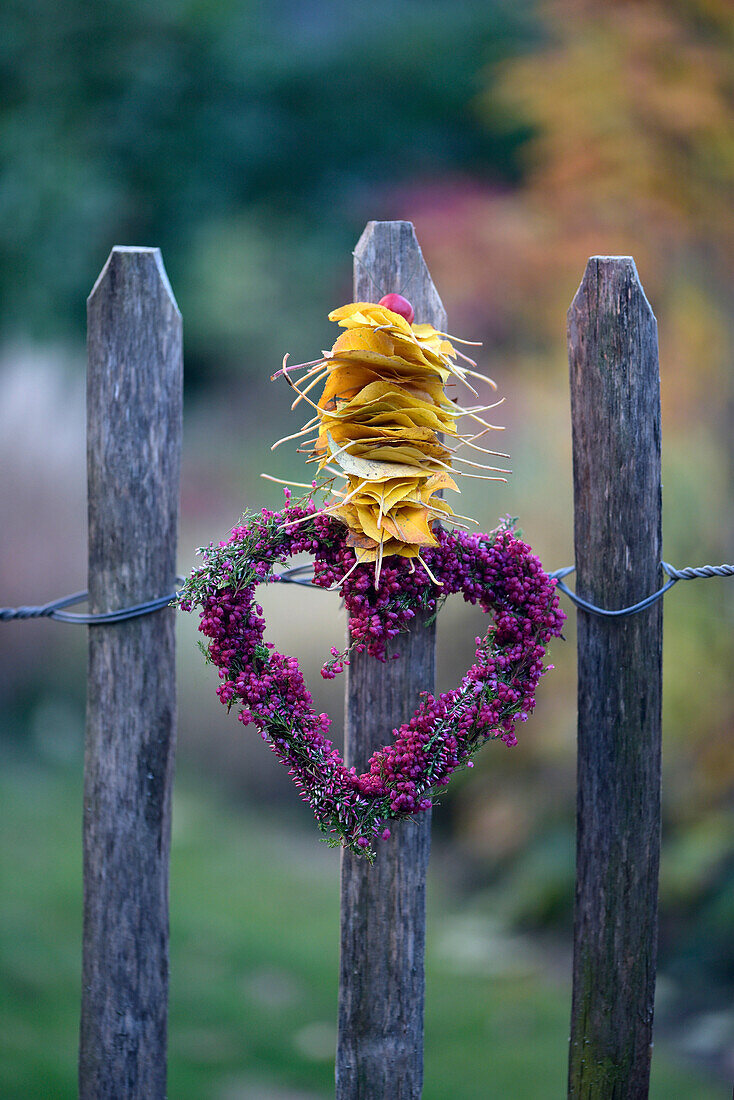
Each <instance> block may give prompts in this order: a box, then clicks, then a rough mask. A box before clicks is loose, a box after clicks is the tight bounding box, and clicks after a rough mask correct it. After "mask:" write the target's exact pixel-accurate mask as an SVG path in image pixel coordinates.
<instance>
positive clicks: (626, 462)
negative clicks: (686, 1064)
mask: <svg viewBox="0 0 734 1100" xmlns="http://www.w3.org/2000/svg"><path fill="white" fill-rule="evenodd" d="M568 345H569V362H570V378H571V415H572V421H573V482H574V514H575V521H574V538H575V549H576V580H577V591H578V593H579V595H581V596H583V597H584V598H585V599H587V600H590V601H591V602H593V603H595V604H597V605H598V606H601V607H606V608H612V609H617V608H620V607H625V606H628V605H630V604H633V603H635V602H637V601H638V600H640V599H642V598H643V597H644V596H647V595H649V594H650V593H652V592H654V591H655V590H656V588H658V587H659V586H660V582H661V570H660V565H659V563H660V556H661V530H662V522H661V515H662V510H661V481H660V378H659V370H658V350H657V324H656V321H655V317H654V315H653V312H652V310H651V308H650V305H649V303H648V301H647V299H646V297H645V294H644V292H643V290H642V287H641V285H640V282H639V279H638V276H637V270H636V268H635V264H634V261H633V260H632V258H631V257H629V256H592V258H591V259H590V260H589V262H588V264H587V267H586V272H585V274H584V278H583V280H582V282H581V286H580V287H579V289H578V292H577V294H576V297H575V298H574V300H573V302H572V304H571V308H570V310H569V314H568ZM662 628H663V607H662V602H661V601H658V602H657V603H655V604H653V606H652V607H650V608H649V609H648V610H646V611H643V612H641V613H639V614H636V615H632V616H628V617H622V618H619V619H604V618H599V617H598V616H595V615H592V614H588V613H587V612H585V611H582V610H579V613H578V809H577V851H576V902H575V919H574V965H573V1005H572V1010H571V1048H570V1060H569V1084H568V1094H569V1096H570V1097H574V1098H577V1100H581V1098H582V1097H583V1098H584V1100H591V1098H593V1100H612V1098H617V1097H618V1098H619V1100H639V1098H642V1097H646V1096H647V1094H648V1087H649V1074H650V1056H651V1044H652V1022H653V1005H654V997H655V965H656V951H657V886H658V864H659V853H660V726H661V690H662V643H663V637H662Z"/></svg>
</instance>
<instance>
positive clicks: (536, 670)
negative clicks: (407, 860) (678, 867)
mask: <svg viewBox="0 0 734 1100" xmlns="http://www.w3.org/2000/svg"><path fill="white" fill-rule="evenodd" d="M286 500H287V502H289V500H290V496H289V494H288V492H287V491H286ZM433 534H434V539H435V545H433V546H430V547H425V548H423V553H422V556H421V557H420V559H419V561H418V563H417V564H416V563H415V562H414V561H412V560H411V559H409V558H407V557H401V556H397V555H395V556H392V557H389V558H387V559H386V560H385V563H384V564H383V567H382V576H381V580H380V583H379V587H376V584H375V581H376V577H375V568H374V566H373V564H372V563H370V562H364V563H358V564H356V565H355V560H354V549H353V546H351V545H350V544H349V542H348V537H347V535H348V531H347V528H346V527H345V526H344V525H343V524H342V523H339V522H338V520H336V519H335V518H334V517H332V516H330V515H328V514H327V513H325V512H323V511H317V510H316V507H315V505H314V503H313V501H309V502H308V503H307V504H306V505H305V507H300V506H299V507H289V506H288V507H286V508H285V510H284V511H282V512H271V511H268V510H263V511H262V512H261V513H259V514H254V515H253V514H249V515H245V516H244V517H243V519H242V522H241V524H240V525H239V526H237V527H235V528H234V529H233V531H232V534H231V536H230V538H229V539H228V541H226V542H220V543H219V544H217V545H211V546H209V547H207V548H203V549H202V552H203V554H204V563H203V565H202V566H201V567H200V568H199V569H197V570H195V571H194V573H193V574H192V576H191V577H190V578H189V580H188V581H187V583H186V585H185V587H184V589H183V590H182V592H181V594H180V597H179V603H180V605H181V607H182V608H183V609H184V610H187V611H190V610H191V609H192V608H193V607H194V606H198V607H200V608H201V622H200V625H199V629H200V631H201V632H202V633H203V634H204V635H205V636H206V637H207V638H208V639H209V642H208V645H207V647H206V652H207V656H208V658H209V659H210V660H211V661H212V662H213V663H214V664H215V665H216V666H217V667H218V669H219V676H220V678H221V680H222V683H221V684H220V686H219V688H218V689H217V690H218V694H219V697H220V699H221V701H222V703H224V704H225V705H226V706H227V707H228V708H229V707H231V706H233V705H238V706H240V707H241V709H240V711H239V718H240V721H242V722H244V723H245V724H246V725H247V724H249V723H254V725H255V726H256V727H257V728H258V729H259V730H260V732H261V734H262V737H263V739H264V740H265V741H267V742H268V743H269V744H270V747H271V748H272V751H273V752H274V753H275V755H276V756H277V757H278V759H279V760H280V761H281V763H282V764H284V765H285V766H286V767H287V768H288V769H289V774H290V775H291V776H292V778H293V781H294V783H295V784H296V786H298V787H299V788H300V790H301V792H302V797H304V799H306V800H307V801H308V802H309V803H310V805H311V807H312V809H313V812H314V816H315V818H316V821H317V823H318V826H319V828H320V829H321V830H322V832H324V833H326V840H327V841H328V842H329V843H331V844H341V845H343V846H344V847H345V848H349V849H350V850H351V851H353V852H355V853H357V854H361V855H364V856H366V857H367V858H368V859H370V860H371V859H373V858H374V854H375V848H374V845H375V841H376V840H378V839H386V838H387V837H389V835H390V831H389V829H388V828H387V823H388V822H390V821H393V820H396V819H401V818H406V817H410V816H411V815H412V814H415V813H420V812H421V811H423V810H426V809H428V808H429V807H430V805H431V802H432V798H433V796H434V795H435V794H436V793H437V791H439V790H440V789H441V788H442V787H445V786H446V784H447V783H448V781H449V777H450V776H451V774H452V772H454V771H455V770H456V769H457V768H459V767H460V766H462V765H466V766H467V767H471V766H472V764H471V759H470V758H471V756H472V755H473V753H475V752H476V751H477V749H479V748H480V747H481V746H482V745H483V744H484V743H485V742H486V741H489V740H494V739H500V740H502V741H504V742H505V744H506V745H515V744H516V743H517V741H516V737H515V732H514V730H515V724H516V722H517V721H518V720H520V721H525V719H526V718H527V716H528V714H529V713H530V711H531V710H532V709H533V707H534V706H535V689H536V687H537V685H538V682H539V680H540V677H541V676H542V675H543V673H544V671H545V666H544V663H543V661H544V656H545V646H546V644H547V642H548V641H549V639H550V638H551V637H553V636H557V635H559V634H560V631H561V627H562V624H563V620H564V618H565V616H564V614H563V612H562V611H561V610H560V608H559V606H558V598H557V596H556V593H555V581H553V580H551V579H550V578H549V577H548V576H547V575H546V573H544V571H543V568H542V566H541V564H540V561H539V559H538V558H537V557H536V556H535V555H534V554H533V553H532V551H531V550H530V548H529V547H528V546H527V545H526V544H525V543H524V542H523V541H522V540H521V539H520V538H519V537H518V535H517V534H516V533H515V532H514V530H513V528H512V524H511V522H509V521H508V522H506V523H504V524H501V525H500V526H499V527H498V528H497V529H496V530H495V531H493V532H492V533H490V534H468V533H465V532H463V531H455V532H448V531H446V530H444V529H442V528H434V531H433ZM302 553H306V554H309V555H311V556H312V557H313V559H314V583H315V584H317V585H319V586H321V587H323V588H331V587H338V588H339V590H340V593H341V595H342V597H343V599H344V601H345V604H346V607H347V611H348V614H349V639H350V644H349V648H348V649H347V650H346V651H345V652H342V653H340V652H339V651H338V650H337V649H336V648H333V649H332V651H331V660H330V661H328V662H327V664H326V665H325V666H324V668H323V669H322V675H323V676H325V677H327V678H331V677H333V676H335V675H336V674H337V673H338V672H341V671H342V669H343V666H344V664H345V663H348V661H349V652H350V650H352V649H356V650H358V651H361V650H364V649H366V650H367V652H368V654H369V655H371V656H372V657H375V658H377V659H378V660H383V661H384V660H385V659H386V657H387V656H388V653H387V647H388V643H389V641H390V639H391V638H394V637H395V636H396V635H397V634H399V633H400V632H401V631H405V630H408V629H409V628H410V625H411V622H412V621H413V620H414V619H415V617H416V616H423V617H426V618H430V617H431V616H434V615H435V614H436V613H437V611H438V608H439V606H440V604H441V602H442V601H443V600H444V599H445V598H446V597H447V596H448V595H450V594H452V593H458V592H461V593H462V595H463V597H464V599H465V600H466V601H467V602H468V603H472V604H479V606H480V607H481V608H482V610H483V611H485V612H488V613H489V614H491V616H492V623H491V625H490V626H489V629H488V630H487V632H486V634H485V635H484V637H483V638H481V639H480V638H478V639H477V649H476V656H475V661H474V664H473V665H472V667H471V668H470V669H469V671H468V672H467V673H466V675H465V676H464V677H463V679H462V681H461V684H460V686H459V687H458V688H457V689H455V690H453V691H448V692H445V693H444V694H443V695H440V696H439V697H438V698H434V696H433V695H431V694H428V693H424V694H423V695H422V697H421V702H420V704H419V706H418V708H417V710H416V711H415V713H414V714H413V716H412V717H411V718H410V719H409V720H408V721H407V722H405V723H404V724H403V725H402V726H401V727H400V728H399V729H397V730H394V731H393V735H394V739H393V741H392V743H391V744H387V745H385V746H384V747H383V748H380V749H378V750H377V751H376V752H375V753H374V754H373V755H372V757H371V758H370V761H369V767H368V770H367V771H366V772H364V773H363V774H362V775H359V774H357V772H356V770H355V769H354V768H351V769H350V768H347V767H346V765H345V764H344V761H343V760H342V758H341V756H340V754H339V752H338V750H337V749H335V748H334V746H333V745H332V743H331V741H330V740H329V739H328V737H327V734H328V730H329V725H330V719H329V716H328V715H327V714H317V713H316V712H315V710H314V709H313V704H312V698H311V695H310V693H309V691H308V689H307V687H306V684H305V681H304V678H303V674H302V672H301V670H300V668H299V665H298V661H297V660H296V658H295V657H289V656H285V655H284V654H281V653H278V652H277V651H276V650H275V649H274V647H273V645H272V644H271V643H269V642H266V641H265V640H264V632H265V621H264V619H263V614H262V608H261V607H260V606H259V605H258V604H257V602H256V596H255V593H256V589H257V586H258V585H259V584H264V583H268V582H271V581H274V580H277V578H278V574H277V573H276V572H275V565H276V564H277V563H285V562H287V561H288V560H289V559H290V558H291V557H292V556H293V555H295V554H302ZM548 667H550V666H548Z"/></svg>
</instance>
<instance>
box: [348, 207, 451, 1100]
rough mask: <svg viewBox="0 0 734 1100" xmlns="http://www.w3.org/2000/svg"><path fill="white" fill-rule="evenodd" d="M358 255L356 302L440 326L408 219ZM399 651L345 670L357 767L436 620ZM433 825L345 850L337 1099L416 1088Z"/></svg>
mask: <svg viewBox="0 0 734 1100" xmlns="http://www.w3.org/2000/svg"><path fill="white" fill-rule="evenodd" d="M354 255H355V263H354V298H355V301H375V302H376V301H379V299H380V298H381V297H382V296H383V295H384V294H387V293H390V292H393V291H395V292H398V293H401V294H404V295H405V296H406V297H407V298H409V299H410V301H411V302H412V304H413V308H414V310H415V318H416V321H419V322H431V323H432V324H434V325H436V327H438V328H444V327H445V325H446V314H445V313H444V309H443V306H442V304H441V299H440V298H439V296H438V293H437V291H436V288H435V287H434V285H433V282H432V280H431V276H430V274H429V272H428V268H427V267H426V265H425V261H424V259H423V255H422V253H421V250H420V247H419V245H418V241H417V239H416V236H415V231H414V229H413V226H412V224H411V223H410V222H369V223H368V225H367V227H366V229H365V231H364V233H363V234H362V236H361V238H360V240H359V243H358V245H357V248H356V250H355V253H354ZM393 652H396V653H399V655H400V658H399V660H396V661H389V662H388V663H387V664H381V663H379V662H377V661H375V660H373V659H372V658H370V657H368V656H367V655H366V653H363V654H359V655H357V656H356V657H354V658H353V660H352V664H351V666H350V667H349V670H348V674H347V695H346V759H347V763H348V764H349V765H350V766H351V765H352V764H354V765H356V767H357V768H358V769H360V770H362V769H363V768H364V766H365V764H366V762H367V760H368V758H369V756H370V755H371V754H372V752H374V750H375V749H376V748H378V747H379V746H380V745H383V744H385V743H386V742H388V741H390V740H391V739H392V731H393V729H394V728H395V727H396V726H398V725H400V724H401V723H402V722H403V721H405V719H406V718H408V717H409V716H410V715H411V714H412V712H413V710H414V709H415V707H416V706H417V704H418V696H419V693H420V692H421V691H433V690H434V683H435V626H430V627H426V626H424V625H422V624H417V625H416V626H415V627H414V629H413V630H412V631H411V632H410V633H409V634H404V635H402V636H400V637H399V638H398V639H396V642H395V644H394V645H393ZM430 828H431V823H430V814H424V815H421V816H420V817H419V818H418V819H417V821H415V822H405V823H401V824H400V825H398V826H397V827H395V828H393V830H392V833H393V835H392V837H391V839H390V840H388V841H386V842H385V843H383V844H381V845H380V849H379V852H378V855H377V859H376V861H375V863H374V864H373V865H372V866H370V865H369V864H368V863H366V862H365V861H364V860H361V859H359V858H357V857H355V856H353V855H351V854H350V853H349V852H344V853H343V855H342V865H341V963H340V978H339V1034H338V1043H337V1056H336V1095H337V1100H385V1098H386V1097H390V1098H391V1100H417V1098H418V1097H420V1095H421V1088H422V1083H423V1002H424V990H425V979H424V970H423V955H424V946H425V890H426V869H427V866H428V855H429V850H430Z"/></svg>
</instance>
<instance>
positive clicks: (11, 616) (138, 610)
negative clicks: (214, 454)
mask: <svg viewBox="0 0 734 1100" xmlns="http://www.w3.org/2000/svg"><path fill="white" fill-rule="evenodd" d="M660 564H661V566H662V569H663V572H664V573H666V574H667V576H668V577H669V580H667V581H666V582H665V584H664V585H663V586H662V588H659V589H658V591H657V592H653V593H652V594H651V595H650V596H646V597H645V598H644V599H643V600H639V601H638V602H637V603H634V604H631V605H630V606H629V607H620V608H619V609H618V610H616V611H611V610H609V608H606V607H597V605H596V604H593V603H590V601H589V600H585V599H583V598H582V597H581V596H578V595H577V594H576V593H575V592H574V591H573V590H572V589H570V588H569V587H568V585H567V584H565V583H564V580H563V578H564V577H567V576H568V575H569V574H570V573H573V572H574V571H575V568H576V567H575V566H573V565H565V566H564V567H563V568H562V569H555V570H553V572H551V573H549V574H548V576H549V577H551V578H553V579H554V580H555V582H556V585H557V587H558V588H559V589H560V590H561V592H563V594H564V595H565V596H568V598H569V600H571V602H572V603H574V604H575V605H576V607H579V608H581V610H582V611H587V612H589V614H591V615H601V616H603V617H604V618H608V619H616V618H622V617H623V616H625V615H636V614H637V613H638V612H639V611H644V610H645V609H646V608H648V607H651V606H652V605H653V604H654V603H656V602H657V601H658V600H659V599H661V598H662V597H663V596H664V595H665V593H666V592H668V591H669V590H670V589H671V588H672V587H673V585H674V584H677V583H678V581H695V580H703V579H708V578H710V577H734V565H696V566H694V565H687V566H685V568H683V569H676V568H675V567H674V566H672V565H670V564H669V563H668V562H666V561H663V562H661V563H660ZM312 576H313V566H312V565H311V564H310V563H309V564H306V565H294V566H292V567H291V568H290V569H284V570H283V571H282V573H276V574H275V575H274V577H273V580H274V581H277V582H279V583H280V584H298V585H302V586H303V587H305V588H319V591H324V589H322V588H320V587H319V586H318V585H315V584H313V581H312V579H311V578H312ZM184 580H185V578H184V577H176V582H177V583H178V584H183V583H184ZM178 595H179V593H178V592H177V591H176V592H170V593H169V594H168V595H166V596H157V597H156V598H155V599H152V600H145V601H144V602H143V603H137V604H133V605H132V606H131V607H123V608H120V609H119V610H117V611H99V612H96V613H94V614H92V613H81V612H74V611H66V610H65V608H67V607H73V606H74V605H75V604H80V603H83V602H84V601H85V600H86V599H87V593H86V592H74V593H73V594H72V595H70V596H62V597H61V599H59V600H52V601H51V602H50V603H45V604H40V605H38V606H28V607H0V622H10V621H12V620H16V619H55V620H56V621H57V622H61V623H76V624H77V625H81V626H94V625H95V624H97V625H99V624H104V623H121V622H126V621H127V620H128V619H137V618H140V616H142V615H150V614H151V613H152V612H154V611H162V610H163V608H164V607H168V606H169V605H170V604H171V603H173V601H174V600H175V599H176V598H177V597H178Z"/></svg>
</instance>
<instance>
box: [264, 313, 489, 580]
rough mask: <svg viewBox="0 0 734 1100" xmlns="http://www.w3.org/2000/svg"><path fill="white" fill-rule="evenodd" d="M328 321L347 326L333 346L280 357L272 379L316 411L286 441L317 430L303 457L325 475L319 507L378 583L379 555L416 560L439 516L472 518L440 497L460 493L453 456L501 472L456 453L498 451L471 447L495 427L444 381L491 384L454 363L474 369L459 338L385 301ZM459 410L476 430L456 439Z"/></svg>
mask: <svg viewBox="0 0 734 1100" xmlns="http://www.w3.org/2000/svg"><path fill="white" fill-rule="evenodd" d="M406 304H407V303H406ZM411 312H412V311H411ZM329 320H331V321H336V322H337V323H338V324H339V325H340V326H341V327H342V328H343V329H345V331H344V332H343V333H342V334H341V335H340V336H339V338H338V339H337V341H336V343H335V344H334V346H333V347H332V349H331V351H329V352H324V353H323V357H322V358H321V359H318V360H315V361H313V362H311V363H303V364H300V366H299V367H292V368H288V367H287V366H286V361H287V356H286V359H285V360H284V361H283V367H282V369H281V370H280V371H278V372H277V375H274V376H273V377H274V378H275V377H277V376H278V375H280V374H283V375H284V376H285V378H286V379H287V380H288V382H289V383H290V385H291V386H292V387H293V388H294V389H295V390H296V392H297V394H298V396H297V397H296V399H295V401H294V402H293V405H294V407H295V405H297V404H298V403H299V402H300V401H306V402H308V403H309V404H310V405H312V407H313V409H314V410H315V412H316V415H315V416H313V417H312V418H311V419H310V420H309V421H308V423H307V424H305V425H304V427H303V429H302V430H301V431H300V432H298V433H296V435H295V436H289V437H287V438H289V439H293V438H297V437H299V436H304V435H308V434H312V433H315V434H314V438H313V439H311V440H310V441H309V445H308V448H307V449H308V451H309V455H310V457H309V459H308V461H309V462H311V463H313V464H315V465H316V466H317V468H318V470H319V472H322V471H323V472H325V473H326V474H328V475H330V478H329V481H328V482H327V483H325V485H326V486H328V487H329V490H330V497H329V499H327V501H326V504H325V508H324V510H325V511H327V512H328V513H329V514H331V515H333V516H334V517H335V518H337V519H339V520H341V521H342V522H343V523H345V524H346V526H347V527H348V529H349V532H348V536H347V541H348V543H349V545H351V546H353V547H354V550H355V555H356V559H357V561H358V562H360V561H374V562H375V583H376V584H379V576H380V569H381V565H382V560H383V558H384V557H387V556H389V555H391V554H399V555H401V556H403V557H407V558H418V559H420V560H421V561H422V562H423V559H422V558H421V553H420V552H421V549H422V548H424V547H428V546H435V545H436V536H435V533H434V530H433V527H434V524H435V523H436V521H437V520H443V521H447V522H451V523H453V524H455V525H457V526H463V522H462V521H464V522H474V521H473V520H468V519H467V518H466V517H460V516H457V515H456V514H455V513H454V512H453V511H452V510H451V508H450V507H449V505H448V504H447V503H446V501H445V500H443V499H441V497H440V496H439V494H440V493H441V491H442V490H444V489H453V490H456V491H457V492H458V491H459V490H458V487H457V485H456V482H455V481H454V478H453V477H452V476H451V473H454V474H456V473H459V474H463V473H464V471H462V470H458V471H457V470H455V468H454V462H461V463H463V464H465V465H469V466H473V467H477V468H479V469H483V470H496V471H497V473H500V474H502V473H507V472H508V471H506V470H497V468H496V467H489V466H483V465H482V464H480V463H476V462H472V461H469V460H468V459H464V458H460V457H458V456H457V455H456V451H457V450H458V448H459V447H461V446H469V447H472V448H473V449H474V450H477V451H482V452H484V453H485V454H493V455H499V454H501V452H498V451H487V450H486V449H485V448H483V447H480V446H478V445H477V444H476V440H477V439H478V438H479V437H480V436H483V435H485V434H486V432H488V431H489V430H490V429H492V428H495V427H496V426H495V425H492V424H489V423H487V421H486V420H483V419H482V418H481V416H480V415H479V414H480V413H481V412H484V411H486V410H487V409H489V408H493V407H494V405H478V406H474V407H471V408H462V407H460V406H459V405H458V404H457V403H456V401H455V400H451V399H450V398H449V397H448V396H447V394H446V390H445V387H446V385H447V384H448V385H451V384H453V383H454V382H455V381H460V382H462V383H464V385H466V386H467V387H468V388H469V389H470V390H471V391H472V393H474V394H476V390H475V389H474V387H473V386H472V385H471V383H470V382H469V378H470V377H474V378H479V379H482V380H483V381H485V382H488V383H489V384H490V385H491V386H492V387H494V383H493V382H492V381H491V379H488V378H485V377H484V376H483V375H481V374H478V373H477V371H476V370H474V369H470V367H468V366H463V365H460V364H459V363H458V362H457V356H459V357H460V358H461V359H462V360H464V361H465V362H466V363H467V364H471V367H472V368H474V367H476V364H475V363H474V362H473V360H471V359H469V358H468V357H467V356H465V355H463V354H462V353H461V352H457V351H456V350H455V348H454V346H453V344H452V342H451V341H452V340H454V341H455V342H456V343H464V341H458V340H456V338H455V337H450V338H449V337H448V336H447V335H446V334H445V333H442V332H438V331H437V330H436V329H435V328H434V327H433V326H432V325H427V324H410V323H409V322H408V321H407V320H406V318H405V317H403V316H401V315H400V314H399V313H395V312H393V310H391V309H388V308H387V307H386V306H384V305H375V304H373V303H370V302H355V303H352V304H351V305H346V306H342V307H341V308H340V309H335V310H334V311H333V312H332V313H330V314H329ZM296 370H305V371H306V373H305V374H304V375H303V376H302V378H301V381H300V383H299V384H296V383H295V382H294V381H293V379H292V378H291V376H290V371H296ZM322 381H323V382H325V385H324V389H323V392H322V394H321V396H320V397H319V399H318V403H314V401H313V400H312V399H311V398H310V397H309V396H308V394H309V393H310V391H311V390H312V389H313V388H314V387H315V386H317V385H318V384H319V382H322ZM494 404H495V405H496V404H500V402H495V403H494ZM460 416H466V417H469V418H471V419H472V420H473V421H474V422H475V423H477V424H479V425H480V426H481V428H480V430H479V431H476V432H475V433H474V434H471V435H460V434H459V431H458V428H457V419H458V418H459V417H460ZM282 442H285V440H279V441H278V443H276V444H275V446H276V447H277V446H278V445H279V444H280V443H282ZM502 457H507V456H506V455H502ZM452 459H453V461H452ZM466 476H469V477H479V476H482V477H486V476H487V475H486V474H481V475H480V474H466ZM490 480H505V479H504V478H502V477H499V478H491V479H490ZM423 564H424V566H425V562H423Z"/></svg>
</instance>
